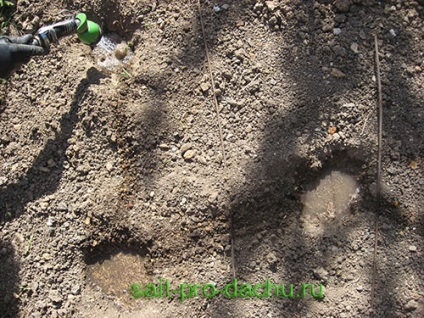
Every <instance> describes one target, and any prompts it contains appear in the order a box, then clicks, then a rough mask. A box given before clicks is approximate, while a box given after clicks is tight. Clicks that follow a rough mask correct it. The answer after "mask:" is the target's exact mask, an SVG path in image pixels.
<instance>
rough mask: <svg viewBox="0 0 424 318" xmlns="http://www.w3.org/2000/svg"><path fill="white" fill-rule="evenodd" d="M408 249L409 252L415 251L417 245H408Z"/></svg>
mask: <svg viewBox="0 0 424 318" xmlns="http://www.w3.org/2000/svg"><path fill="white" fill-rule="evenodd" d="M408 250H409V251H410V252H413V253H415V252H416V251H417V247H416V246H415V245H410V246H409V247H408Z"/></svg>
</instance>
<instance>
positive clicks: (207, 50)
mask: <svg viewBox="0 0 424 318" xmlns="http://www.w3.org/2000/svg"><path fill="white" fill-rule="evenodd" d="M197 7H198V10H199V16H200V25H201V27H202V35H203V41H204V43H205V51H206V60H207V62H208V69H209V78H210V81H211V85H212V95H213V103H214V105H215V112H216V120H217V122H218V129H219V138H220V142H221V151H222V162H223V163H224V162H225V161H226V156H225V149H224V137H223V133H222V125H221V119H220V116H219V105H218V99H217V98H216V93H215V80H214V78H213V73H212V64H211V58H210V54H209V47H208V42H207V40H206V31H205V23H204V22H203V15H202V7H201V6H200V0H197Z"/></svg>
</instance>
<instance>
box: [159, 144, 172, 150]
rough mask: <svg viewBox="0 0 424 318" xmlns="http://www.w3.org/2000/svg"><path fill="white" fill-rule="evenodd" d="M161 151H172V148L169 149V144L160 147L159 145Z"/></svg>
mask: <svg viewBox="0 0 424 318" xmlns="http://www.w3.org/2000/svg"><path fill="white" fill-rule="evenodd" d="M159 149H160V150H169V149H170V147H169V146H168V145H167V144H160V145H159Z"/></svg>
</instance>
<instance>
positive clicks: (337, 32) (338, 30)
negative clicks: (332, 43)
mask: <svg viewBox="0 0 424 318" xmlns="http://www.w3.org/2000/svg"><path fill="white" fill-rule="evenodd" d="M333 33H334V34H335V35H339V34H341V33H342V29H340V28H334V29H333Z"/></svg>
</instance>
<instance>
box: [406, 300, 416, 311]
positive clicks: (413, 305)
mask: <svg viewBox="0 0 424 318" xmlns="http://www.w3.org/2000/svg"><path fill="white" fill-rule="evenodd" d="M417 308H418V303H417V302H416V301H415V300H413V299H411V300H410V301H408V303H407V304H406V305H405V310H406V311H414V310H416V309H417Z"/></svg>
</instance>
